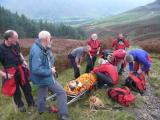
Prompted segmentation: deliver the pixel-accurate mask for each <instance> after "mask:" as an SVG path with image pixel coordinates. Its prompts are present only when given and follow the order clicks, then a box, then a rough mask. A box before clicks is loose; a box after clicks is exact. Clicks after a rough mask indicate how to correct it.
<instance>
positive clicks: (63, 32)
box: [0, 6, 87, 39]
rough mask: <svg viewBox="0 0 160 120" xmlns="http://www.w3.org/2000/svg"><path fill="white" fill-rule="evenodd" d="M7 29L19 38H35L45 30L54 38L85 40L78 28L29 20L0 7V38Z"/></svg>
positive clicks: (81, 30) (84, 34)
mask: <svg viewBox="0 0 160 120" xmlns="http://www.w3.org/2000/svg"><path fill="white" fill-rule="evenodd" d="M8 29H13V30H16V31H17V32H18V34H19V36H20V38H35V37H37V34H38V32H39V31H41V30H47V31H49V32H50V33H51V34H52V35H54V36H56V37H63V38H71V39H85V38H86V36H87V35H86V32H85V31H84V30H83V29H82V28H80V27H77V28H73V27H71V26H67V25H64V24H63V23H60V24H54V23H51V22H47V21H43V20H39V21H35V20H31V19H29V18H27V17H26V16H25V15H19V14H18V13H12V12H11V11H10V10H7V9H5V8H4V7H2V6H0V37H1V38H2V37H3V33H4V31H6V30H8Z"/></svg>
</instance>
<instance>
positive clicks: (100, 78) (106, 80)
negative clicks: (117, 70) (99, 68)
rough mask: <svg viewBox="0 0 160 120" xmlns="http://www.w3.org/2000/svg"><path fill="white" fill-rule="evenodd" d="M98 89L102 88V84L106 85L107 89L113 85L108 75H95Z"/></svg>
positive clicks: (99, 73)
mask: <svg viewBox="0 0 160 120" xmlns="http://www.w3.org/2000/svg"><path fill="white" fill-rule="evenodd" d="M96 77H97V81H98V87H102V86H103V85H104V84H107V85H108V86H109V87H112V86H113V85H114V83H113V80H112V78H111V77H110V76H109V75H106V74H104V73H101V72H98V73H96Z"/></svg>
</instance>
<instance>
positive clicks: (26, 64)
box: [20, 52, 28, 67]
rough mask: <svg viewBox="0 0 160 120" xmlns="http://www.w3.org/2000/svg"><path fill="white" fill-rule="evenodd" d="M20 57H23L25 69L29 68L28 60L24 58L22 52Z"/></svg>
mask: <svg viewBox="0 0 160 120" xmlns="http://www.w3.org/2000/svg"><path fill="white" fill-rule="evenodd" d="M20 57H21V60H22V62H23V65H25V67H27V66H28V63H27V61H26V59H25V58H24V56H23V54H22V53H21V52H20Z"/></svg>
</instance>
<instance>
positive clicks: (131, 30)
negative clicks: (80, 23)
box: [84, 0, 160, 39]
mask: <svg viewBox="0 0 160 120" xmlns="http://www.w3.org/2000/svg"><path fill="white" fill-rule="evenodd" d="M159 8H160V1H159V0H157V1H155V2H153V3H151V4H148V5H146V6H143V7H138V8H136V9H133V10H130V11H127V12H125V13H122V14H119V15H116V16H113V17H108V18H106V19H104V20H101V21H97V22H95V23H93V24H90V25H88V26H84V28H85V29H86V30H87V31H88V32H89V33H92V32H95V31H96V32H98V33H99V36H100V37H101V38H102V39H106V37H108V36H114V37H115V36H116V34H117V33H119V32H122V33H127V34H128V37H129V39H136V38H138V37H139V38H140V37H141V36H143V37H144V36H146V35H148V36H150V37H151V36H152V37H153V36H155V37H156V36H158V35H159V32H160V22H159V21H160V9H159Z"/></svg>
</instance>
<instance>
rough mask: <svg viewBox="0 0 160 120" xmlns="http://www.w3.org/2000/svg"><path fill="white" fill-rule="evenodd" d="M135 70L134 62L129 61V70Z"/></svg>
mask: <svg viewBox="0 0 160 120" xmlns="http://www.w3.org/2000/svg"><path fill="white" fill-rule="evenodd" d="M133 70H134V63H133V62H130V63H129V71H133Z"/></svg>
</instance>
